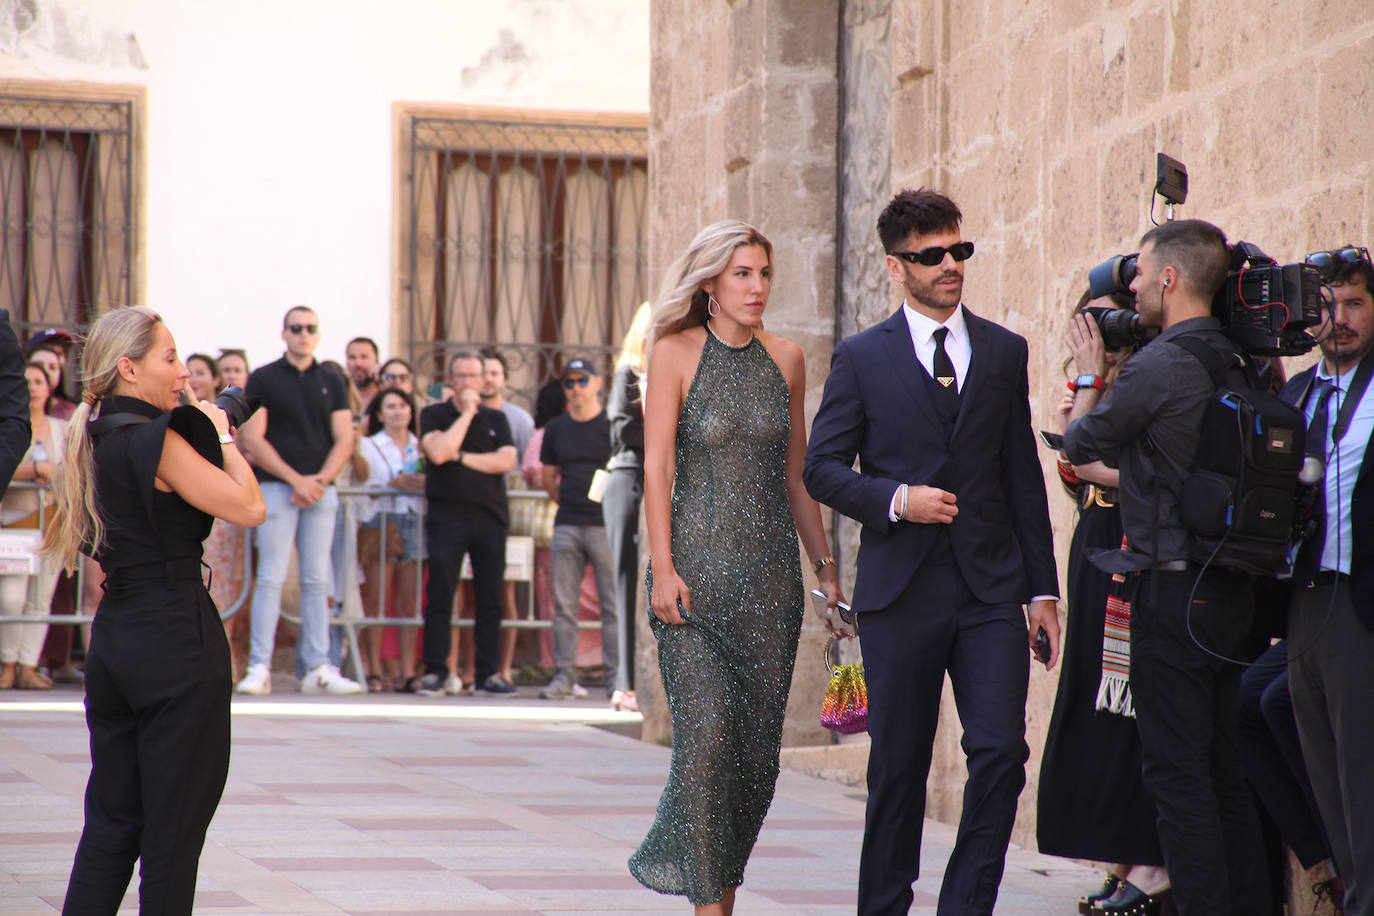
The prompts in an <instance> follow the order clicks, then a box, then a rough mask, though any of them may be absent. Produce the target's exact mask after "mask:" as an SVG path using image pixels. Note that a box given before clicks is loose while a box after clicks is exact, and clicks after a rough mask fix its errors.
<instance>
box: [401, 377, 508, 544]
mask: <svg viewBox="0 0 1374 916" xmlns="http://www.w3.org/2000/svg"><path fill="white" fill-rule="evenodd" d="M457 419H458V408H457V407H455V406H454V405H453V401H452V400H448V401H443V402H440V403H438V404H431V405H429V406H428V407H426V408H425V409H424V410H422V411H420V438H421V439H423V438H424V437H425V433H429V432H434V431H436V430H437V431H439V432H443V431H444V430H446V429H448V428H449V427H450V426H452V425H453V424H454V422H455V421H456V420H457ZM503 445H509V446H514V445H515V440H514V439H512V438H511V434H510V422H509V421H508V420H506V415H505V414H504V413H502V412H501V411H499V410H492V409H491V408H490V407H481V406H479V407H478V408H477V415H476V416H474V417H473V418H472V423H471V425H469V426H468V432H467V435H466V436H464V437H463V445H462V450H463V451H465V452H472V453H474V454H483V453H487V452H494V451H496V450H497V449H498V448H500V447H501V446H503ZM425 496H426V497H427V498H428V499H429V511H430V512H431V513H442V514H443V515H444V516H445V517H447V518H455V517H456V518H463V517H467V516H469V515H471V514H473V513H487V514H489V515H491V516H493V517H494V518H496V519H498V520H499V521H500V522H501V524H503V525H508V524H510V511H509V509H508V508H507V506H506V477H505V475H504V474H483V473H482V472H481V471H475V470H473V469H472V468H470V467H465V466H463V465H461V464H459V463H458V461H457V460H456V459H455V460H454V461H446V462H444V463H443V464H435V463H434V462H433V461H430V460H429V459H426V462H425Z"/></svg>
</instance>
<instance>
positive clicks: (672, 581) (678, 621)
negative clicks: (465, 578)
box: [651, 570, 692, 627]
mask: <svg viewBox="0 0 1374 916" xmlns="http://www.w3.org/2000/svg"><path fill="white" fill-rule="evenodd" d="M679 602H681V605H682V607H681V610H679V609H678V603H679ZM651 606H652V607H653V610H654V616H655V617H657V618H658V619H659V620H661V621H663V622H664V623H666V624H670V625H672V626H675V627H677V626H682V625H683V624H684V623H686V622H687V621H686V620H683V619H682V611H686V612H687V613H689V614H690V613H691V612H692V593H691V591H690V590H689V589H688V588H687V583H685V582H683V581H682V577H681V576H679V575H678V574H677V572H676V570H669V571H668V572H666V573H664V574H662V575H660V574H659V571H658V570H654V594H653V601H652V602H651Z"/></svg>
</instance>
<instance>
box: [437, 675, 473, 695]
mask: <svg viewBox="0 0 1374 916" xmlns="http://www.w3.org/2000/svg"><path fill="white" fill-rule="evenodd" d="M444 693H446V694H448V695H449V696H451V697H461V696H468V695H469V694H471V693H472V688H471V687H465V686H463V679H462V678H460V677H459V676H458V675H456V674H450V675H449V676H448V677H447V678H445V679H444Z"/></svg>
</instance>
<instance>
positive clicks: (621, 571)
mask: <svg viewBox="0 0 1374 916" xmlns="http://www.w3.org/2000/svg"><path fill="white" fill-rule="evenodd" d="M643 499H644V472H643V471H642V470H641V469H639V468H618V469H616V470H614V471H611V479H610V480H608V481H607V482H606V492H605V493H604V494H603V495H602V498H601V517H602V519H603V520H604V521H605V522H606V539H607V540H609V541H610V543H611V559H612V560H613V561H615V606H616V623H617V624H618V625H619V626H618V629H617V633H616V639H617V640H618V641H619V644H620V653H619V655H618V656H617V657H618V658H619V659H620V665H619V667H618V668H617V669H616V683H615V684H612V685H608V686H611V687H613V688H614V689H616V690H634V687H635V624H636V623H637V620H636V615H635V607H636V606H637V599H638V597H639V583H640V578H639V505H640V503H641V502H642V501H643Z"/></svg>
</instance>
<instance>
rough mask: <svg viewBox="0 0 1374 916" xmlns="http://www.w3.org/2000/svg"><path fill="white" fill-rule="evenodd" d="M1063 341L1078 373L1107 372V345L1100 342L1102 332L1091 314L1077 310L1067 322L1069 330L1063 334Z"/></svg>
mask: <svg viewBox="0 0 1374 916" xmlns="http://www.w3.org/2000/svg"><path fill="white" fill-rule="evenodd" d="M1064 343H1065V344H1066V345H1067V346H1068V348H1069V354H1070V356H1071V357H1072V359H1073V365H1074V369H1075V370H1076V371H1077V372H1078V374H1079V375H1106V374H1107V347H1106V345H1105V344H1104V343H1102V332H1101V331H1099V330H1098V329H1097V322H1096V321H1094V320H1093V317H1092V316H1091V315H1088V314H1086V313H1084V312H1079V313H1078V314H1076V315H1074V316H1073V319H1072V320H1071V321H1070V322H1069V331H1068V333H1067V334H1065V335H1064Z"/></svg>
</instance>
